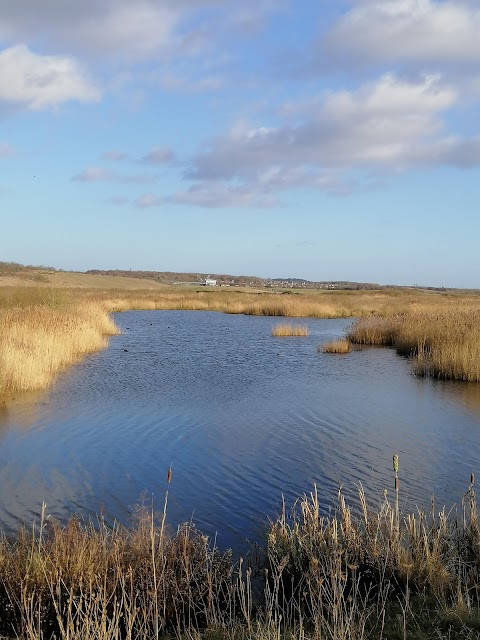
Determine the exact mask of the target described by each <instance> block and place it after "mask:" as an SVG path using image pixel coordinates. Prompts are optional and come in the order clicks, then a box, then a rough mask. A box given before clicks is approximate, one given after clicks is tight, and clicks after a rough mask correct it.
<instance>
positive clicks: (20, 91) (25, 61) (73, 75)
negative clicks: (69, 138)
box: [0, 45, 100, 110]
mask: <svg viewBox="0 0 480 640" xmlns="http://www.w3.org/2000/svg"><path fill="white" fill-rule="evenodd" d="M99 99H100V93H99V91H98V89H97V88H96V87H95V86H94V85H93V84H92V82H91V81H90V79H89V78H88V76H87V74H86V73H85V71H84V70H83V68H82V67H81V66H80V65H79V64H78V62H76V61H75V60H74V59H73V58H68V57H63V56H45V55H40V54H35V53H32V52H31V51H30V50H29V49H28V47H26V46H25V45H18V46H15V47H10V48H9V49H4V50H3V51H0V102H2V101H3V102H7V103H11V104H14V105H19V106H21V107H24V108H27V109H32V110H39V109H47V108H49V107H57V106H59V105H60V104H62V103H64V102H67V101H69V100H79V101H82V102H92V101H97V100H99Z"/></svg>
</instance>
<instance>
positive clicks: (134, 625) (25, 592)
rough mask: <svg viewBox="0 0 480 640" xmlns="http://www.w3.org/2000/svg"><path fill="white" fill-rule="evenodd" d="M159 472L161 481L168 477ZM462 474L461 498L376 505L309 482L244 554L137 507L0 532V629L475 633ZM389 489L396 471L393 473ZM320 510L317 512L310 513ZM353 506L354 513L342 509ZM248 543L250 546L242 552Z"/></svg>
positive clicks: (454, 639)
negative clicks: (127, 520) (248, 555)
mask: <svg viewBox="0 0 480 640" xmlns="http://www.w3.org/2000/svg"><path fill="white" fill-rule="evenodd" d="M170 477H171V476H170V473H169V477H168V482H169V483H170ZM473 483H474V479H473V477H472V478H471V484H470V488H469V490H468V491H467V493H466V494H465V497H464V499H463V500H462V504H461V508H459V509H458V510H456V511H453V510H452V511H450V512H447V511H446V510H445V509H443V510H442V511H440V512H439V513H435V510H434V508H433V505H432V510H431V513H427V512H425V511H421V510H418V511H417V512H416V513H412V514H406V515H404V514H402V513H401V512H400V510H399V507H398V504H399V499H398V492H397V494H396V499H395V500H394V503H393V504H392V503H391V502H390V501H389V499H388V498H387V494H386V492H385V497H384V500H383V502H381V503H380V505H379V506H378V507H377V508H376V509H371V508H369V507H368V506H367V500H366V498H365V494H364V491H363V488H362V487H361V486H360V487H359V507H358V508H356V509H355V510H352V509H351V508H350V507H349V506H348V504H347V502H346V500H345V498H344V495H343V493H342V491H341V490H339V493H338V504H337V506H336V508H334V509H333V511H331V510H330V511H325V510H323V511H322V509H321V506H320V500H319V496H318V492H317V488H316V487H315V488H314V490H313V492H312V493H311V494H310V495H308V496H307V495H305V496H303V498H301V499H300V500H298V501H297V502H296V503H295V504H294V506H293V508H292V510H291V512H287V510H286V509H285V506H283V508H282V510H281V512H280V514H279V515H278V517H277V518H275V519H273V520H272V521H271V522H270V524H269V526H268V530H267V533H266V539H265V544H264V546H263V548H262V549H261V550H260V554H259V557H258V559H257V560H256V561H255V563H253V564H252V563H250V564H247V563H246V562H245V561H244V560H242V559H240V560H239V561H236V562H234V561H233V559H232V555H231V552H229V551H226V552H221V551H220V550H219V549H218V548H216V546H215V545H214V544H212V543H211V541H210V540H209V539H208V538H207V537H206V536H204V535H202V534H201V533H200V532H199V531H197V530H196V529H195V527H194V525H193V524H192V523H190V524H187V525H182V526H180V527H179V528H178V529H177V530H176V531H173V532H171V531H168V529H167V527H166V526H165V520H166V509H167V497H168V489H167V494H166V496H167V497H166V499H165V503H164V507H163V511H162V512H161V514H160V516H159V517H156V516H155V514H154V512H153V509H152V508H150V509H146V508H141V509H139V510H138V512H137V513H136V515H135V519H134V524H133V526H132V527H131V528H125V527H123V526H120V525H115V526H114V527H113V528H108V527H107V526H106V525H105V523H104V521H103V519H102V518H100V519H99V521H98V522H97V523H95V525H94V524H92V523H90V524H83V523H81V522H80V521H79V520H78V519H76V518H73V519H71V520H70V521H69V522H68V523H67V524H66V525H64V526H62V525H60V524H58V523H55V522H51V521H50V520H49V519H48V518H45V511H44V512H43V514H42V519H41V522H40V524H39V526H38V527H37V528H35V527H34V528H33V529H32V531H27V530H25V529H22V530H20V532H19V533H18V534H17V535H16V536H13V537H10V538H7V537H5V536H3V538H2V539H1V541H0V556H1V563H0V634H2V637H8V638H13V637H16V638H22V639H25V640H41V639H45V640H46V639H47V638H48V639H50V638H54V637H55V638H62V639H65V640H66V639H67V638H68V639H69V640H77V639H78V640H80V639H81V640H93V639H95V640H108V639H112V640H113V639H120V638H125V639H126V640H132V639H134V638H142V639H150V638H158V637H160V636H165V635H168V636H169V637H172V636H173V635H176V636H177V637H185V638H202V637H205V638H231V639H235V638H238V639H239V640H247V639H248V640H249V639H252V640H253V639H254V638H262V639H271V640H274V639H278V638H282V637H283V638H322V639H323V638H325V640H370V639H373V638H375V639H377V638H378V639H386V638H388V639H389V640H400V639H402V640H406V639H411V640H424V639H426V638H436V639H438V640H443V639H445V640H446V639H447V638H448V639H449V640H460V639H463V640H465V639H472V640H473V639H474V638H478V634H479V633H480V602H479V596H480V562H479V552H480V527H479V523H478V518H477V507H476V500H475V493H474V484H473ZM396 486H397V488H398V480H397V484H396ZM324 513H329V514H330V515H324ZM355 514H357V515H355ZM256 555H257V554H256Z"/></svg>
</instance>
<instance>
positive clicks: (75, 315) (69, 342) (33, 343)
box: [0, 291, 118, 395]
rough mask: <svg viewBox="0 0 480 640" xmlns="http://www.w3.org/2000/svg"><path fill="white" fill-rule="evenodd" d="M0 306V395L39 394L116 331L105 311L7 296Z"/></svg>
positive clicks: (47, 298) (55, 299)
mask: <svg viewBox="0 0 480 640" xmlns="http://www.w3.org/2000/svg"><path fill="white" fill-rule="evenodd" d="M2 302H3V308H2V307H0V395H5V394H11V393H15V392H17V391H27V390H33V389H43V388H45V387H47V386H48V385H50V384H51V382H52V381H53V380H54V379H55V376H56V375H57V374H58V373H59V372H60V371H61V370H62V369H64V368H65V367H66V366H68V365H70V364H72V363H74V362H77V361H78V360H79V359H80V358H82V357H83V356H84V355H86V354H87V353H92V352H94V351H98V350H99V349H102V348H103V347H105V346H106V345H107V336H109V335H113V334H115V333H117V332H118V330H117V328H116V326H115V324H114V322H113V320H112V319H111V317H110V316H109V314H108V311H107V309H106V308H105V306H103V305H101V304H99V303H97V302H93V301H86V302H82V303H80V302H76V301H74V300H71V299H68V298H67V297H65V296H61V295H60V296H57V295H55V294H52V295H49V293H48V292H45V291H44V293H43V297H41V298H40V297H35V296H32V297H30V296H24V295H22V293H21V292H18V291H16V292H14V291H12V292H9V296H8V299H6V298H5V297H4V298H3V300H2Z"/></svg>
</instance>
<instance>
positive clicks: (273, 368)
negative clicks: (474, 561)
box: [0, 311, 480, 548]
mask: <svg viewBox="0 0 480 640" xmlns="http://www.w3.org/2000/svg"><path fill="white" fill-rule="evenodd" d="M117 322H118V324H119V325H120V326H121V328H122V330H123V333H122V335H120V336H118V337H114V338H112V340H111V343H110V347H109V348H108V349H107V350H105V351H103V352H101V353H98V354H94V355H92V356H89V357H87V358H86V359H85V360H84V361H83V362H82V363H81V364H79V365H78V366H75V367H73V368H71V369H69V370H68V372H66V373H65V374H64V375H63V376H62V377H60V379H59V381H58V382H57V385H56V387H55V388H54V389H53V390H51V391H50V392H49V393H45V394H37V395H36V396H33V395H30V396H29V397H28V398H26V399H25V400H26V401H24V400H23V399H17V402H15V403H14V404H13V405H9V406H8V408H3V409H0V522H1V524H2V526H3V527H4V528H7V529H8V528H13V527H16V526H17V525H18V523H19V522H20V521H25V522H28V523H31V521H32V520H33V519H34V518H35V517H36V515H37V514H38V512H39V511H40V508H41V503H42V501H43V500H45V501H46V502H47V505H48V511H49V512H50V513H52V514H53V515H54V516H56V517H59V518H65V517H66V515H67V514H69V513H72V512H80V513H81V514H83V515H85V516H94V515H95V514H96V513H98V512H99V510H100V505H101V504H103V505H104V508H105V512H106V513H107V514H108V515H109V517H110V518H119V519H120V520H122V521H127V520H128V518H129V514H130V512H131V508H132V506H133V505H134V504H136V503H137V502H138V500H139V499H140V496H141V495H142V494H143V495H145V496H146V499H148V501H150V500H151V499H152V495H153V498H154V501H155V502H156V504H157V505H158V507H159V508H160V507H161V505H162V501H163V492H164V490H165V480H166V473H167V469H168V467H169V465H170V464H172V463H173V482H172V487H171V493H170V500H169V518H170V521H171V522H172V523H178V522H181V521H184V520H188V519H190V518H191V517H192V515H193V517H194V520H195V522H196V523H197V525H198V526H199V527H200V528H201V529H203V530H205V531H206V532H207V533H211V534H212V533H215V532H216V531H218V532H219V542H220V543H221V544H222V545H225V546H227V545H228V546H230V545H232V546H234V547H236V548H240V547H241V546H242V544H243V543H244V540H245V538H250V539H252V538H254V537H255V536H256V535H257V534H258V531H259V527H260V523H262V522H264V521H265V519H266V516H267V515H268V514H273V513H275V512H276V510H277V509H278V506H279V504H280V499H281V494H282V493H283V494H284V495H285V497H286V499H287V501H293V500H294V499H295V498H296V497H298V495H300V494H301V493H303V492H304V491H309V490H310V489H311V487H312V484H313V483H314V482H316V483H317V484H318V486H319V491H320V494H321V495H322V498H323V501H324V505H325V507H327V506H328V505H329V504H331V502H332V500H333V499H334V496H335V494H336V490H337V488H338V485H339V484H343V485H344V487H345V489H346V492H347V493H348V492H350V493H353V492H354V491H355V483H356V482H359V481H361V482H362V483H363V484H364V486H365V487H366V488H367V492H368V494H369V495H370V497H371V500H372V502H375V501H376V500H378V499H380V497H381V496H382V494H383V490H384V488H389V487H390V486H391V485H392V472H391V459H392V454H393V452H394V451H398V452H399V455H400V466H401V469H400V477H401V497H402V500H403V503H404V505H405V506H409V507H413V506H415V504H417V503H421V504H423V505H426V504H429V500H430V495H431V493H432V492H434V493H435V496H436V501H437V505H440V504H443V503H446V504H451V503H453V502H454V501H458V500H459V498H460V497H461V495H462V494H463V492H464V490H465V488H466V486H467V482H468V479H469V476H470V471H471V470H472V469H477V470H478V469H479V464H478V463H479V460H480V453H479V446H478V445H479V441H480V385H471V384H461V383H449V382H439V381H434V380H424V379H421V378H415V377H413V376H412V375H410V367H409V363H408V362H407V361H406V360H405V359H402V358H399V357H398V356H396V354H395V353H394V352H393V351H392V350H388V349H366V350H363V351H354V352H352V353H350V354H348V355H345V356H333V355H330V354H323V353H317V352H316V349H315V347H316V345H317V344H318V343H319V342H323V341H327V340H331V339H332V338H334V337H336V336H339V335H342V333H343V331H344V329H345V327H346V326H348V325H349V324H350V321H348V320H307V321H306V322H307V324H308V326H309V329H310V335H309V337H307V338H298V339H295V338H284V339H279V338H272V337H271V327H272V325H273V324H274V323H275V320H274V319H272V318H255V317H249V316H236V315H224V314H219V313H208V312H182V311H158V312H153V311H150V312H128V313H125V314H118V315H117ZM302 322H303V321H302Z"/></svg>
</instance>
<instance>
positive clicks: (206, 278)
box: [86, 269, 382, 290]
mask: <svg viewBox="0 0 480 640" xmlns="http://www.w3.org/2000/svg"><path fill="white" fill-rule="evenodd" d="M86 273H90V274H96V275H110V276H113V275H114V276H125V277H129V278H141V279H146V280H147V279H148V280H156V281H157V282H161V283H163V284H173V285H190V286H197V287H198V286H205V287H255V288H266V289H272V290H275V289H329V290H336V289H338V290H340V289H342V290H358V289H381V288H382V287H381V286H380V285H378V284H374V283H371V282H348V281H311V280H304V279H302V278H259V277H257V276H242V275H240V276H233V275H226V274H205V273H179V272H172V271H136V270H131V269H128V270H127V269H108V270H101V269H90V270H89V271H87V272H86Z"/></svg>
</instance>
